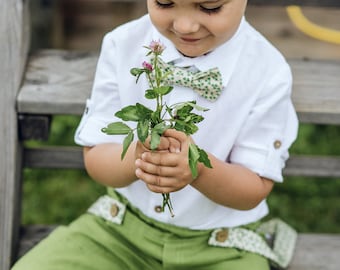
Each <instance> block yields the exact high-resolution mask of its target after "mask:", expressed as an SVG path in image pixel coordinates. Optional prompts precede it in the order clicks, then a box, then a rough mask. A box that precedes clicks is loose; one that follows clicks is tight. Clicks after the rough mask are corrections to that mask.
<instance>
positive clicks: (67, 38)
mask: <svg viewBox="0 0 340 270" xmlns="http://www.w3.org/2000/svg"><path fill="white" fill-rule="evenodd" d="M76 2H77V1H65V2H64V6H62V7H61V16H60V17H59V18H58V19H57V20H56V21H55V22H56V23H55V26H56V27H55V30H56V31H55V33H56V35H57V38H56V39H55V40H57V43H58V46H62V47H65V48H68V49H86V50H88V49H90V50H96V49H99V48H100V44H101V40H102V37H103V35H104V34H105V33H106V32H107V31H109V30H111V29H112V28H114V27H115V26H117V25H119V24H121V23H124V22H125V21H127V20H130V19H133V18H137V17H139V16H141V15H142V14H144V13H145V12H146V9H145V6H144V4H139V6H134V5H133V4H117V3H108V2H106V3H105V2H94V1H93V2H86V1H85V3H84V2H82V3H81V4H78V5H77V4H76ZM71 3H73V4H71ZM303 12H304V14H305V15H306V16H307V18H309V19H310V20H311V21H312V22H314V23H316V24H318V25H320V26H324V27H328V28H332V29H336V30H339V31H340V19H339V18H340V10H335V9H327V8H310V7H309V8H303ZM246 17H247V20H248V21H249V22H250V23H251V24H252V25H253V26H254V27H255V28H256V29H258V30H259V31H260V32H261V33H262V34H264V35H265V36H266V37H267V38H268V39H269V40H270V41H271V42H272V43H273V44H274V45H275V46H276V47H277V48H278V49H279V50H280V51H281V52H282V53H283V54H284V55H285V56H286V57H288V58H311V59H334V60H340V45H336V44H331V43H327V42H324V41H320V40H316V39H314V38H311V37H309V36H307V35H305V34H304V33H302V32H300V31H299V30H298V29H297V28H296V27H295V26H294V25H293V23H292V22H291V21H290V19H289V17H288V15H287V12H286V9H285V8H277V7H265V8H264V7H248V10H247V13H246ZM61 26H63V27H61Z"/></svg>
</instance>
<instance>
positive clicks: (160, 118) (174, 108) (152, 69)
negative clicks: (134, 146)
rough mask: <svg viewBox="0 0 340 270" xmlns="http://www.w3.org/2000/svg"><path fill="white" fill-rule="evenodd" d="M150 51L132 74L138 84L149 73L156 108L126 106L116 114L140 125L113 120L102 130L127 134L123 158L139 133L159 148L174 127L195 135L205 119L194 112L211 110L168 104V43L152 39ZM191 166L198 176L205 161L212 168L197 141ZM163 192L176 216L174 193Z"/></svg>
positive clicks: (149, 94) (149, 93) (191, 152)
mask: <svg viewBox="0 0 340 270" xmlns="http://www.w3.org/2000/svg"><path fill="white" fill-rule="evenodd" d="M145 48H146V49H147V50H148V52H147V56H150V55H151V60H150V62H147V61H144V62H143V63H142V67H141V68H132V69H131V74H132V75H133V76H135V77H136V83H137V82H138V79H139V77H140V76H141V75H142V74H145V75H146V77H147V79H148V82H149V85H150V89H147V90H146V91H145V98H147V99H154V100H155V102H156V104H155V109H154V110H152V109H150V108H148V107H146V106H144V105H142V104H140V103H136V104H135V105H130V106H126V107H124V108H122V109H121V110H120V111H118V112H116V113H115V116H116V117H118V118H120V119H122V120H123V121H124V122H125V121H134V122H137V127H136V128H130V127H129V126H128V125H127V124H126V123H124V122H114V123H110V124H109V125H108V126H107V127H104V128H103V129H102V132H104V133H106V134H108V135H126V137H125V139H124V141H123V151H122V153H121V159H123V158H124V156H125V154H126V151H127V150H128V148H129V146H130V144H131V143H132V142H133V140H134V136H135V133H137V137H138V139H139V140H140V141H141V142H143V143H144V142H145V140H146V139H147V138H148V137H149V136H150V148H151V150H156V149H157V147H158V145H159V143H160V139H161V136H162V134H163V133H164V131H165V130H167V129H170V128H173V129H176V130H178V131H182V132H184V133H185V134H187V135H191V134H194V133H195V132H196V131H197V130H198V127H197V125H196V124H197V123H199V122H201V121H203V120H204V118H203V117H202V116H201V115H198V114H196V113H194V112H193V110H197V111H206V110H207V109H205V108H203V107H200V106H198V105H197V104H196V101H188V102H180V103H176V104H173V105H168V104H166V103H165V102H164V101H163V97H164V96H165V95H167V94H169V93H170V92H171V91H172V90H173V86H171V85H167V84H165V83H164V79H165V78H166V77H167V76H169V72H171V71H168V72H163V71H162V70H161V69H160V68H159V61H160V56H161V54H162V52H163V51H164V49H165V47H164V45H163V44H162V43H161V42H159V41H152V42H151V43H150V45H149V46H145ZM188 159H189V166H190V170H191V173H192V177H193V178H194V179H195V178H196V177H197V176H198V172H197V164H198V162H202V163H203V164H204V165H205V166H206V167H209V168H211V164H210V160H209V158H208V155H207V153H206V152H205V151H204V150H203V149H200V148H199V147H198V146H197V145H195V144H190V145H189V155H188ZM162 195H163V204H162V209H163V211H164V208H165V206H167V207H168V209H169V211H170V213H171V215H172V216H173V209H172V204H171V200H170V194H168V193H166V194H162Z"/></svg>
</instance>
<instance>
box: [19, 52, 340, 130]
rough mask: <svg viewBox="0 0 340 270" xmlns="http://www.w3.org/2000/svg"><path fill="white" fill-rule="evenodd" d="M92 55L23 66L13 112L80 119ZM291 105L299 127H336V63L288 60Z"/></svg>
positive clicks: (49, 56)
mask: <svg viewBox="0 0 340 270" xmlns="http://www.w3.org/2000/svg"><path fill="white" fill-rule="evenodd" d="M97 57H98V55H97V54H96V53H86V52H69V51H58V50H44V51H40V52H38V53H36V54H34V55H33V56H32V57H31V58H30V61H29V65H28V70H27V73H26V77H25V81H24V84H23V87H22V89H21V91H20V93H19V96H18V101H17V102H18V103H17V106H18V111H19V112H20V113H31V114H81V113H82V112H83V109H84V106H85V100H86V98H88V96H89V94H90V91H91V86H92V81H93V77H94V70H95V67H96V61H97ZM289 63H290V65H291V66H292V70H293V74H294V91H293V101H294V104H295V106H296V109H297V111H298V114H299V118H300V120H301V121H302V122H306V123H323V124H340V117H339V115H340V91H339V89H340V76H338V74H340V61H321V60H298V59H295V60H289Z"/></svg>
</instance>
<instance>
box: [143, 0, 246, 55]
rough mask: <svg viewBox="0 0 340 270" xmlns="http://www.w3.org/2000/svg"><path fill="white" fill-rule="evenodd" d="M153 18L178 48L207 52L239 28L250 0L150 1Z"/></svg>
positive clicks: (197, 52) (202, 53)
mask: <svg viewBox="0 0 340 270" xmlns="http://www.w3.org/2000/svg"><path fill="white" fill-rule="evenodd" d="M147 4H148V11H149V15H150V17H151V20H152V22H153V24H154V25H155V27H156V28H157V29H158V31H159V32H160V33H162V34H163V35H164V36H166V37H167V38H168V39H170V40H171V41H172V42H173V44H174V45H175V47H176V48H177V50H178V51H180V52H181V53H182V54H184V55H186V56H189V57H196V56H200V55H204V54H206V53H208V52H210V51H212V50H213V49H215V48H216V47H218V46H219V45H221V44H222V43H224V42H226V41H227V40H229V39H230V38H231V37H232V36H233V35H234V33H235V32H236V31H237V29H238V26H239V24H240V21H241V19H242V16H243V14H244V11H245V8H246V5H247V0H147Z"/></svg>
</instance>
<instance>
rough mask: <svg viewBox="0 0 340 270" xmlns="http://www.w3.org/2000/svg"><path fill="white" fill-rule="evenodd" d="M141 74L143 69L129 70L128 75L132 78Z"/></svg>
mask: <svg viewBox="0 0 340 270" xmlns="http://www.w3.org/2000/svg"><path fill="white" fill-rule="evenodd" d="M143 72H144V69H141V68H131V69H130V73H131V74H132V75H133V76H140V75H141V74H142V73H143Z"/></svg>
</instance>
